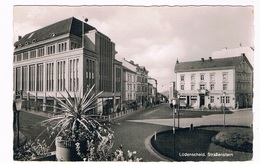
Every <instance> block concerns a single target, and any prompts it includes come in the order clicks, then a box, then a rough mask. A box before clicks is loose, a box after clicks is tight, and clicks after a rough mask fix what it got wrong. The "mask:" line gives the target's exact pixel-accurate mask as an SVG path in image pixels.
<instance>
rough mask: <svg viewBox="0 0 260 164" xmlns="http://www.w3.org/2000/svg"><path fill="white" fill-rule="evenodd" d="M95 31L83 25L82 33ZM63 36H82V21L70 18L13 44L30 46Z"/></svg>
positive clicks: (34, 32) (29, 34) (30, 34)
mask: <svg viewBox="0 0 260 164" xmlns="http://www.w3.org/2000/svg"><path fill="white" fill-rule="evenodd" d="M93 29H95V28H94V27H92V26H90V25H88V24H86V23H84V32H87V31H89V30H93ZM63 34H73V35H76V36H79V37H81V36H82V21H80V20H78V19H76V18H74V17H71V18H68V19H65V20H62V21H59V22H56V23H54V24H51V25H48V26H46V27H43V28H41V29H38V30H36V31H33V32H30V33H28V34H26V35H25V36H23V37H22V38H21V39H20V40H18V41H17V42H15V43H14V45H15V46H18V45H22V46H24V45H26V44H28V45H29V44H32V43H33V42H39V41H43V40H47V39H50V38H54V37H57V36H60V35H63Z"/></svg>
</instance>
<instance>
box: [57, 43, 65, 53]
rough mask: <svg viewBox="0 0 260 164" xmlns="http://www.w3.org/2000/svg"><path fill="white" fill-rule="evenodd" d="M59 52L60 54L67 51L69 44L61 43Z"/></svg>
mask: <svg viewBox="0 0 260 164" xmlns="http://www.w3.org/2000/svg"><path fill="white" fill-rule="evenodd" d="M58 51H59V52H63V51H67V42H63V43H59V44H58Z"/></svg>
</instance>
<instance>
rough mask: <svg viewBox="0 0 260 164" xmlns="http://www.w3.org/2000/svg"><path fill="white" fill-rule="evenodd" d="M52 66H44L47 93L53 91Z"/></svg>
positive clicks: (48, 64) (50, 64)
mask: <svg viewBox="0 0 260 164" xmlns="http://www.w3.org/2000/svg"><path fill="white" fill-rule="evenodd" d="M53 68H54V64H53V63H47V65H46V74H47V78H46V90H47V91H53V83H54V78H53V77H54V74H53V73H54V70H53Z"/></svg>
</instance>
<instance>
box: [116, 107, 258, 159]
mask: <svg viewBox="0 0 260 164" xmlns="http://www.w3.org/2000/svg"><path fill="white" fill-rule="evenodd" d="M172 116H173V115H172V112H171V110H169V107H168V104H163V105H160V106H156V107H154V108H151V109H143V110H139V111H137V112H135V113H134V114H132V115H131V116H127V117H125V118H123V119H120V120H117V121H116V122H115V124H114V125H112V129H113V130H114V132H115V144H114V148H117V147H118V146H119V145H120V144H123V148H124V149H125V150H132V151H137V154H138V156H139V157H142V158H143V159H144V161H150V162H156V161H162V158H159V157H158V156H156V154H155V153H153V152H151V150H149V146H148V147H147V143H145V141H147V137H149V136H151V135H153V134H154V133H155V132H159V131H164V130H169V129H172V127H173V119H172ZM223 116H224V115H223V114H214V115H208V116H202V117H198V118H181V119H180V127H189V126H190V124H191V123H193V125H194V126H200V125H222V124H223ZM225 120H226V125H246V126H250V125H251V124H252V120H253V114H252V111H251V110H249V111H236V112H234V113H232V114H226V115H225ZM176 126H177V119H176Z"/></svg>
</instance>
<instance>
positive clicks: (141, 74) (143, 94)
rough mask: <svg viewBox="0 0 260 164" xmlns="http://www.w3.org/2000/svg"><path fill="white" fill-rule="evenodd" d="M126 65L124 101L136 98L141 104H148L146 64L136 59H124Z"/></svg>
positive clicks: (123, 62)
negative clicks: (135, 60) (140, 64)
mask: <svg viewBox="0 0 260 164" xmlns="http://www.w3.org/2000/svg"><path fill="white" fill-rule="evenodd" d="M122 65H123V66H124V87H125V88H126V90H125V91H124V92H125V93H124V94H123V95H125V96H124V98H123V100H124V102H126V101H133V100H135V101H136V103H137V104H138V105H139V106H146V104H147V101H148V73H149V71H148V70H146V69H145V67H144V66H139V65H138V64H135V63H134V61H127V60H126V59H123V60H122Z"/></svg>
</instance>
